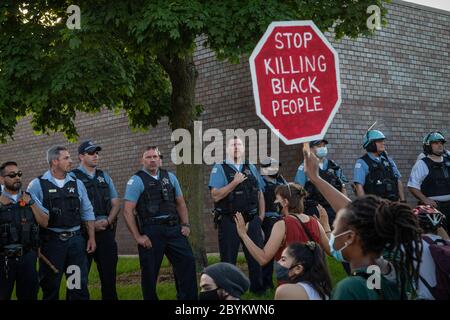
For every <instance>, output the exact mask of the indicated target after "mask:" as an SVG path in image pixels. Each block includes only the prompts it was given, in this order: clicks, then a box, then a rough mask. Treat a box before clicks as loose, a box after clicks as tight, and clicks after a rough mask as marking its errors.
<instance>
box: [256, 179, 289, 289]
mask: <svg viewBox="0 0 450 320" xmlns="http://www.w3.org/2000/svg"><path fill="white" fill-rule="evenodd" d="M262 177H263V180H264V183H265V186H264V201H265V204H266V206H265V208H266V216H265V217H264V220H263V222H262V225H261V228H262V230H263V232H264V245H266V243H267V241H268V240H269V238H270V234H271V233H272V228H273V225H274V224H275V223H276V222H277V221H279V220H280V219H281V216H280V215H279V212H278V208H277V205H276V204H275V199H276V197H275V189H276V188H277V187H278V186H281V185H287V182H286V180H285V179H284V178H283V177H282V176H281V175H277V176H276V177H273V179H269V178H268V177H267V176H262ZM269 212H272V213H274V212H277V213H278V214H277V215H274V214H272V215H271V216H268V215H267V213H269ZM273 262H274V259H272V260H271V261H270V262H269V263H268V264H266V265H265V266H263V268H262V273H263V286H264V288H273Z"/></svg>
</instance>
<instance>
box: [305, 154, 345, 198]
mask: <svg viewBox="0 0 450 320" xmlns="http://www.w3.org/2000/svg"><path fill="white" fill-rule="evenodd" d="M339 169H340V167H339V166H338V165H337V164H336V163H335V162H334V161H332V160H328V168H327V169H325V170H324V169H320V168H319V175H320V177H321V178H322V179H324V180H325V181H327V182H328V183H329V184H331V185H332V186H333V187H335V188H336V189H338V190H339V191H341V190H342V185H343V183H342V180H341V178H339V176H338V171H339ZM305 190H306V191H307V192H308V197H307V198H306V200H312V201H314V202H317V203H319V204H320V205H322V206H329V205H330V204H329V203H328V201H327V200H325V198H324V197H323V196H322V194H321V193H320V192H319V190H317V188H316V186H315V185H314V184H313V183H312V182H311V181H309V180H308V181H306V183H305Z"/></svg>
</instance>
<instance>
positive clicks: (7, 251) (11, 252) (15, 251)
mask: <svg viewBox="0 0 450 320" xmlns="http://www.w3.org/2000/svg"><path fill="white" fill-rule="evenodd" d="M0 255H1V256H6V257H9V258H12V257H21V256H23V255H24V252H23V247H22V246H17V247H4V248H3V250H1V252H0Z"/></svg>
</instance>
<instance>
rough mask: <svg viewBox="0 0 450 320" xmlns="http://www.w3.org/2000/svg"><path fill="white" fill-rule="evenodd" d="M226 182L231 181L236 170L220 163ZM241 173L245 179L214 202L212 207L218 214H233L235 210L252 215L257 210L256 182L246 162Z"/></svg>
mask: <svg viewBox="0 0 450 320" xmlns="http://www.w3.org/2000/svg"><path fill="white" fill-rule="evenodd" d="M222 168H223V171H224V172H225V177H226V179H227V183H230V182H231V181H233V179H234V176H235V174H236V173H237V171H236V170H235V169H234V168H233V167H231V166H230V165H229V164H227V163H223V164H222ZM241 173H243V174H245V175H246V176H247V179H246V180H244V181H243V182H241V183H240V184H239V185H238V186H237V187H236V188H235V189H234V190H233V191H232V192H230V193H229V194H228V195H227V196H226V197H225V198H223V199H222V200H220V201H218V202H215V203H214V208H215V210H216V212H218V213H219V214H234V213H236V212H237V211H239V212H241V213H242V214H244V215H254V214H257V212H258V182H257V180H256V177H255V176H254V175H253V173H252V171H251V170H250V166H249V164H248V163H244V164H243V165H242V168H241Z"/></svg>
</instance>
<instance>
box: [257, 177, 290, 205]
mask: <svg viewBox="0 0 450 320" xmlns="http://www.w3.org/2000/svg"><path fill="white" fill-rule="evenodd" d="M263 179H264V182H265V183H266V185H265V187H264V201H265V203H266V212H277V206H276V205H275V203H274V202H275V189H276V188H277V187H278V186H281V185H286V184H287V182H286V180H284V179H283V177H282V176H281V175H278V176H277V178H276V180H275V181H271V180H269V179H267V177H266V176H263Z"/></svg>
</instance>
